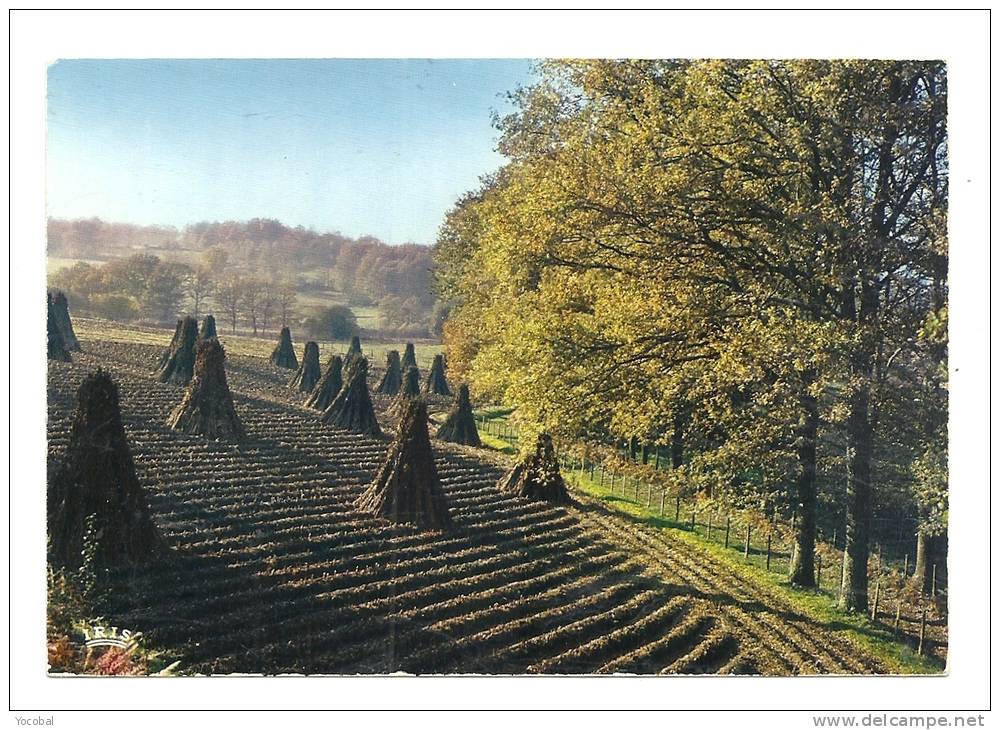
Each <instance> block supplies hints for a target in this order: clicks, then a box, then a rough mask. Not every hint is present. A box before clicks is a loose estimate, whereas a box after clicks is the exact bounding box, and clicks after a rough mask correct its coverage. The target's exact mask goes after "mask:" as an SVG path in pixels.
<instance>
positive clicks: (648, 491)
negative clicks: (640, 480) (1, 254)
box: [646, 484, 653, 508]
mask: <svg viewBox="0 0 1000 730" xmlns="http://www.w3.org/2000/svg"><path fill="white" fill-rule="evenodd" d="M652 506H653V485H652V484H647V485H646V507H647V508H649V507H652Z"/></svg>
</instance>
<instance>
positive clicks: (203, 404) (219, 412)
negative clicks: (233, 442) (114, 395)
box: [167, 337, 245, 439]
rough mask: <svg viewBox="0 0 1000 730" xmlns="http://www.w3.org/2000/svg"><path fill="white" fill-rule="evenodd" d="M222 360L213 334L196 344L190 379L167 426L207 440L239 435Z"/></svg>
mask: <svg viewBox="0 0 1000 730" xmlns="http://www.w3.org/2000/svg"><path fill="white" fill-rule="evenodd" d="M225 361H226V353H225V351H224V350H223V349H222V345H220V344H219V340H218V339H216V338H214V337H213V338H211V339H208V340H204V341H202V342H199V343H198V356H197V360H196V362H195V373H194V378H193V379H192V381H191V384H190V385H189V386H188V389H187V392H186V393H185V394H184V398H183V400H181V402H180V404H179V405H178V406H177V407H176V408H175V409H174V411H173V413H171V414H170V418H168V419H167V425H168V426H170V428H172V429H174V430H176V431H183V432H185V433H193V434H200V435H202V436H205V437H207V438H210V439H220V438H221V439H241V438H243V436H244V435H245V431H244V430H243V424H242V423H241V422H240V419H239V416H237V415H236V409H235V407H234V406H233V396H232V393H230V392H229V384H228V383H227V382H226V366H225Z"/></svg>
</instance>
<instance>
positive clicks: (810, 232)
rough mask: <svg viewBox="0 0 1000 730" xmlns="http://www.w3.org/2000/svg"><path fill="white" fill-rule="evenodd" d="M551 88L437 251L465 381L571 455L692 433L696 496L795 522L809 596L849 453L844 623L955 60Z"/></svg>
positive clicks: (513, 130)
mask: <svg viewBox="0 0 1000 730" xmlns="http://www.w3.org/2000/svg"><path fill="white" fill-rule="evenodd" d="M540 71H541V74H540V75H541V80H540V82H539V83H538V84H536V85H535V86H533V87H531V88H528V89H524V90H521V91H519V92H518V93H517V94H516V95H515V97H514V101H515V103H516V104H517V107H518V110H517V111H516V112H515V113H514V114H512V115H511V116H509V117H507V118H505V119H503V120H501V121H500V127H501V132H502V138H501V151H502V152H503V153H504V154H506V155H507V156H508V158H510V159H511V163H510V164H509V165H508V166H507V168H505V170H504V171H503V172H502V173H501V175H499V176H497V177H496V178H494V179H492V180H488V181H486V182H485V184H484V186H483V188H482V189H481V190H480V191H478V192H477V193H476V194H474V195H472V196H469V197H467V198H466V199H464V200H463V201H461V203H460V204H459V206H458V207H457V208H456V209H455V211H453V213H452V214H451V215H450V216H449V218H448V220H446V223H445V227H444V228H443V229H442V234H441V236H440V237H439V241H438V246H437V250H436V258H437V261H438V287H439V292H440V293H441V294H442V295H444V296H448V297H449V298H450V299H451V300H452V301H453V303H454V307H453V309H452V314H451V316H450V317H449V319H448V322H447V323H446V325H445V328H444V332H445V341H446V345H447V347H448V354H449V361H450V362H451V363H452V366H453V367H454V368H455V370H456V372H458V373H460V374H461V375H460V377H462V376H464V375H465V373H468V375H469V378H470V379H471V381H472V382H473V383H474V385H475V386H476V387H477V389H479V390H480V391H481V392H483V393H484V395H488V396H492V397H494V398H496V399H498V400H503V401H505V402H508V403H510V404H511V405H515V406H516V407H517V414H518V417H519V418H522V419H524V420H525V421H527V422H531V423H533V424H535V425H536V427H539V428H543V429H546V430H550V431H552V432H553V433H554V434H557V435H563V436H566V437H570V438H581V437H582V438H587V439H595V440H605V441H607V440H610V441H612V442H614V441H619V440H622V439H625V440H631V439H635V440H653V441H656V442H657V443H663V444H671V445H676V444H677V443H678V434H679V435H680V443H681V444H682V452H681V453H682V457H683V458H682V459H681V460H680V461H679V463H680V464H682V465H683V469H684V471H685V473H686V477H687V478H688V479H689V480H692V481H694V482H696V483H699V484H700V485H701V486H702V487H703V488H707V489H710V490H712V491H713V492H719V493H723V494H725V493H728V496H729V497H730V498H732V499H734V500H737V501H740V502H742V503H744V504H751V505H754V504H755V503H756V506H761V507H765V508H766V507H768V506H770V507H771V508H773V507H774V506H775V505H777V504H786V505H787V506H788V507H790V508H791V509H794V510H795V511H796V512H797V513H798V515H799V519H798V520H797V524H798V533H797V535H796V544H797V550H796V558H795V560H794V561H793V568H792V575H791V578H792V580H793V582H796V583H799V584H802V585H810V584H811V583H812V581H813V577H812V576H813V566H812V564H811V560H812V552H813V542H814V540H815V525H816V516H817V515H816V509H817V508H816V489H817V486H816V484H817V477H816V474H817V468H818V464H817V461H818V459H820V458H828V459H830V460H831V461H832V460H833V459H832V455H831V454H830V453H827V452H822V451H821V450H822V448H827V450H829V447H823V446H822V444H824V443H831V442H837V441H840V442H841V443H843V444H844V449H845V452H846V458H844V459H842V461H843V464H844V473H843V477H842V478H843V479H844V481H845V482H846V484H847V490H846V491H847V494H848V499H847V503H846V505H844V507H845V508H846V512H847V515H848V521H847V530H846V543H847V547H846V553H845V571H844V590H843V605H844V607H845V608H847V609H849V610H864V608H865V607H866V606H867V569H866V566H867V560H868V554H869V550H870V519H871V509H872V494H873V489H875V485H874V484H873V478H874V477H876V476H878V475H877V474H876V472H874V471H873V462H874V461H875V460H876V458H877V457H878V455H879V453H880V450H883V449H884V448H885V447H884V445H882V444H881V443H880V442H879V440H878V439H877V436H876V435H877V433H878V429H879V416H880V413H882V411H883V409H884V408H885V407H886V405H887V404H888V403H890V402H893V400H894V399H896V400H898V399H899V398H900V397H901V391H900V389H899V388H898V387H897V381H898V380H899V379H900V378H901V373H902V371H903V370H904V369H905V368H907V367H908V363H909V362H910V361H911V358H910V357H909V356H908V354H909V353H910V352H911V351H912V350H913V349H914V345H913V343H914V342H915V336H916V333H917V331H918V329H919V328H920V326H921V325H922V323H923V322H924V320H925V317H924V316H922V311H923V310H925V309H926V308H927V302H928V301H929V294H928V292H929V290H930V289H931V287H932V285H931V282H932V280H933V276H932V270H931V269H932V266H936V265H938V264H939V263H940V262H939V261H938V259H939V257H935V256H932V255H931V253H932V252H933V251H939V250H940V249H941V247H942V243H943V238H942V232H941V231H942V228H941V226H940V225H939V221H940V220H941V218H942V216H943V214H944V210H945V207H946V201H947V165H946V162H945V144H946V137H945V127H944V103H945V95H946V87H945V79H944V69H943V66H942V64H939V63H905V62H870V61H843V62H840V61H838V62H833V61H801V62H799V61H796V62H764V61H761V62H744V61H706V62H672V61H629V62H611V61H581V62H551V63H547V64H544V65H543V66H542V67H541V69H540ZM824 432H825V433H826V438H825V439H821V438H820V436H821V434H823V433H824Z"/></svg>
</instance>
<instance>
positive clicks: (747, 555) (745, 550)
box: [743, 522, 750, 558]
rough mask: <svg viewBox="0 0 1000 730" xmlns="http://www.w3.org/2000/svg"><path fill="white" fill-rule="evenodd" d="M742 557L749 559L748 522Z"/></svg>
mask: <svg viewBox="0 0 1000 730" xmlns="http://www.w3.org/2000/svg"><path fill="white" fill-rule="evenodd" d="M743 557H744V558H749V557H750V523H749V522H748V523H747V542H746V545H745V546H744V548H743Z"/></svg>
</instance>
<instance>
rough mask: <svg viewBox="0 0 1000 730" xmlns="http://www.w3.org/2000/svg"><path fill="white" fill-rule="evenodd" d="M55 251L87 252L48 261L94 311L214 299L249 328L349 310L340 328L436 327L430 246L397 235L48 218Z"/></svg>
mask: <svg viewBox="0 0 1000 730" xmlns="http://www.w3.org/2000/svg"><path fill="white" fill-rule="evenodd" d="M48 255H49V256H50V257H56V258H62V259H75V260H79V261H77V262H76V263H75V264H73V265H71V266H68V267H65V268H63V269H61V270H59V271H56V272H52V273H51V275H50V279H51V284H52V285H53V286H58V287H59V288H61V289H63V290H65V291H66V292H67V295H68V296H69V298H70V302H71V304H72V305H73V307H74V309H75V310H76V311H79V312H80V313H86V314H91V315H94V316H104V317H108V318H111V319H116V320H120V321H130V320H146V321H153V322H158V323H171V322H172V321H173V320H174V319H175V318H176V317H177V316H179V315H180V314H183V313H191V314H199V313H203V312H208V311H214V312H216V313H217V314H218V315H219V318H220V321H229V322H230V325H231V326H232V327H233V328H235V327H237V326H239V327H244V328H246V329H248V330H250V331H251V332H258V331H260V330H265V331H266V330H268V329H270V328H272V327H273V326H275V325H277V324H279V323H280V324H288V323H289V322H290V321H292V322H300V323H305V324H307V325H309V326H312V327H320V326H321V325H322V323H323V322H339V323H344V322H346V324H343V326H342V327H343V331H339V330H338V331H336V332H334V334H333V336H338V337H342V336H349V331H350V330H351V329H352V327H353V328H355V329H356V328H357V327H360V328H361V329H365V330H366V331H371V332H376V331H377V332H386V333H387V334H388V333H391V334H407V335H411V336H430V335H433V334H434V332H435V330H436V331H440V330H439V327H440V320H441V318H442V317H441V313H440V312H439V311H437V310H435V306H434V305H435V301H436V298H435V295H434V292H433V280H432V271H431V269H432V266H433V259H432V252H431V249H430V248H429V247H427V246H421V245H417V244H404V245H399V246H390V245H387V244H385V243H383V242H381V241H379V240H378V239H375V238H373V237H370V236H363V237H361V238H358V239H351V238H348V237H346V236H342V235H340V234H338V233H316V232H315V231H312V230H309V229H305V228H302V227H296V228H289V227H287V226H285V225H283V224H282V223H280V222H279V221H276V220H270V219H253V220H250V221H246V222H238V221H227V222H222V223H219V222H202V223H196V224H192V225H189V226H186V227H184V228H183V229H177V228H173V227H169V226H137V225H132V224H128V223H114V222H108V221H103V220H101V219H99V218H89V219H75V220H64V219H50V220H49V221H48ZM347 310H349V311H347ZM366 311H367V312H369V313H371V316H369V317H367V318H365V317H364V316H363V314H364V313H366ZM352 318H353V319H354V320H355V322H354V324H353V325H352V324H351V319H352ZM359 321H360V325H359V324H358V322H359ZM435 323H437V324H435ZM338 326H340V325H338ZM314 334H316V335H317V336H321V335H322V334H323V333H322V332H319V331H316V332H314ZM328 336H329V335H328Z"/></svg>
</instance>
